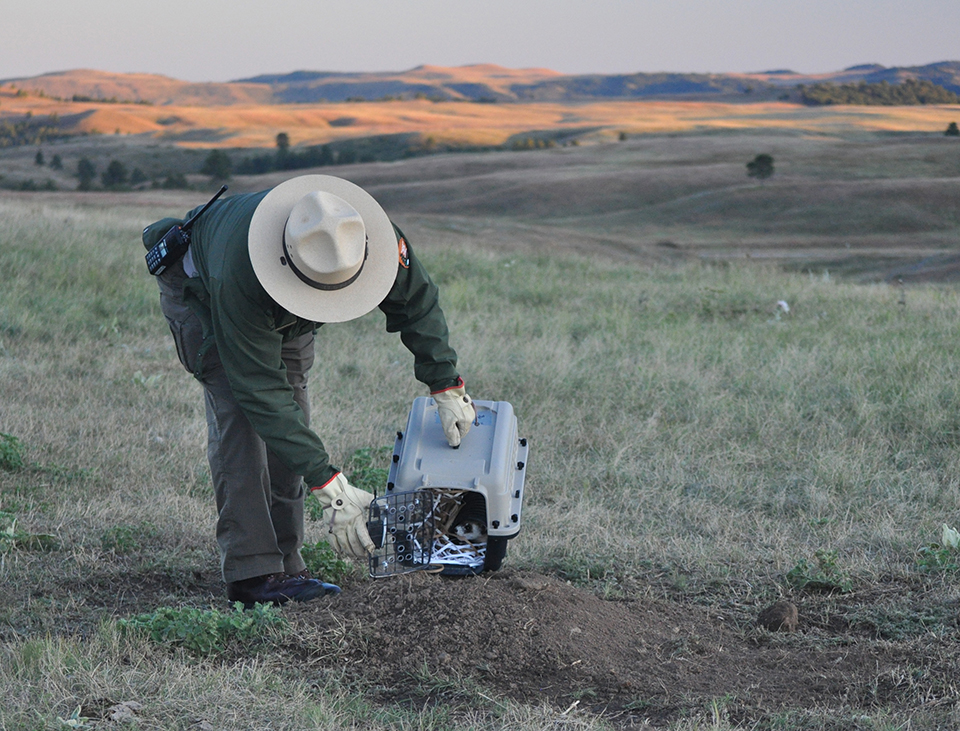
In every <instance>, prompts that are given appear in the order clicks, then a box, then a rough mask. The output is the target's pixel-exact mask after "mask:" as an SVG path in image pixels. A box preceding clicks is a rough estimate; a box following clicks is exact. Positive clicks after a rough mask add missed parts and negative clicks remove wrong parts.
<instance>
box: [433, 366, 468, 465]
mask: <svg viewBox="0 0 960 731" xmlns="http://www.w3.org/2000/svg"><path fill="white" fill-rule="evenodd" d="M430 395H431V396H433V400H434V401H436V402H437V410H438V411H439V412H440V425H441V426H442V427H443V435H444V436H445V437H446V438H447V443H448V444H449V445H450V446H451V447H453V448H454V449H456V448H457V447H459V446H460V442H461V440H462V439H463V438H464V437H465V436H467V432H468V431H470V425H471V424H472V423H473V422H474V420H475V419H476V418H477V407H476V406H474V405H473V399H472V398H470V397H469V396H467V390H466V388H464V385H463V379H462V378H461V379H459V383H458V384H457V385H456V386H452V387H450V388H445V389H443V390H442V391H433V392H432V393H431V394H430Z"/></svg>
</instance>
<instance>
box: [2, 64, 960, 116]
mask: <svg viewBox="0 0 960 731" xmlns="http://www.w3.org/2000/svg"><path fill="white" fill-rule="evenodd" d="M907 79H917V80H926V81H931V82H933V83H935V84H938V85H940V86H943V87H945V88H946V89H949V90H950V91H953V92H954V93H960V61H941V62H938V63H933V64H928V65H926V66H910V67H890V68H888V67H884V66H881V65H879V64H861V65H857V66H851V67H849V68H846V69H843V70H842V71H836V72H832V73H827V74H802V73H798V72H795V71H791V70H789V69H778V70H774V71H763V72H757V73H748V74H693V73H689V74H688V73H669V72H664V73H636V74H581V75H563V74H560V73H558V72H556V71H551V70H550V69H542V68H531V69H510V68H505V67H502V66H497V65H494V64H476V65H471V66H458V67H450V68H448V67H443V66H430V65H423V66H417V67H416V68H413V69H409V70H407V71H397V72H375V73H374V72H370V73H351V72H332V71H311V70H299V71H293V72H289V73H282V74H260V75H258V76H254V77H250V78H245V79H238V80H236V81H229V82H206V83H191V82H186V81H179V80H177V79H172V78H170V77H167V76H161V75H157V74H120V73H110V72H106V71H97V70H87V69H75V70H71V71H61V72H56V73H49V74H43V75H41V76H33V77H29V78H11V79H3V80H0V84H4V85H9V84H14V85H15V86H17V87H18V88H21V89H26V90H30V91H34V92H42V93H43V94H44V95H46V96H50V97H56V98H60V99H72V98H73V97H75V96H77V97H83V98H86V99H92V100H115V101H131V102H142V103H149V104H154V105H177V106H230V105H252V104H256V105H262V104H311V103H318V102H324V101H326V102H343V101H362V100H367V101H375V100H382V99H413V98H424V99H431V100H445V101H473V102H501V103H509V102H537V101H540V102H551V101H554V102H569V101H581V100H582V101H590V100H593V101H596V100H602V99H641V98H667V99H669V98H674V99H683V98H688V99H717V100H721V99H722V100H730V99H731V98H741V99H744V100H747V99H759V98H763V97H766V98H776V95H778V94H783V92H784V90H785V88H791V87H795V86H797V85H798V84H815V83H823V82H833V83H838V84H840V83H843V84H847V83H856V82H860V81H865V82H868V83H876V82H880V81H887V82H888V83H892V84H895V83H901V82H903V81H905V80H907Z"/></svg>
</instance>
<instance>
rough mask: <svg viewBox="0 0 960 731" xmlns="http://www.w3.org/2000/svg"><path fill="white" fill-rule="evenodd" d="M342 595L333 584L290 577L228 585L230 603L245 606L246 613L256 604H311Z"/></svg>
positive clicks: (251, 580) (236, 582) (245, 580)
mask: <svg viewBox="0 0 960 731" xmlns="http://www.w3.org/2000/svg"><path fill="white" fill-rule="evenodd" d="M339 593H340V587H339V586H335V585H334V584H325V583H324V582H322V581H317V580H316V579H311V578H308V577H303V576H299V575H298V576H290V575H289V574H267V575H266V576H255V577H253V578H252V579H243V580H242V581H232V582H230V583H229V584H227V599H229V600H230V601H231V602H243V607H244V609H251V608H252V607H253V605H254V604H275V605H280V604H286V603H287V602H289V601H294V602H308V601H310V600H311V599H316V598H317V597H318V596H326V595H328V594H339Z"/></svg>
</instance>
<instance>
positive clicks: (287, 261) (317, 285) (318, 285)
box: [280, 231, 370, 292]
mask: <svg viewBox="0 0 960 731" xmlns="http://www.w3.org/2000/svg"><path fill="white" fill-rule="evenodd" d="M283 253H284V256H281V257H280V263H281V264H282V265H283V266H288V265H289V267H290V269H291V270H292V271H293V273H294V274H296V275H297V277H298V278H299V279H300V281H301V282H303V283H304V284H306V285H308V286H310V287H313V288H314V289H321V290H323V291H324V292H335V291H336V290H338V289H343V288H344V287H349V286H350V285H351V284H353V283H354V282H356V281H357V277H359V276H360V272H362V271H363V265H364V264H366V263H367V256H369V254H370V239H369V238H368V237H364V243H363V261H362V262H360V268H359V269H357V271H356V273H355V274H354V275H353V276H352V277H350V278H349V279H345V280H343V281H342V282H337V283H336V284H324V283H323V282H318V281H317V280H315V279H310V277H308V276H307V275H306V274H304V273H303V272H301V271H300V270H299V269H298V268H297V265H296V264H294V263H293V259H292V258H291V257H290V251H289V250H288V249H287V233H286V231H284V233H283Z"/></svg>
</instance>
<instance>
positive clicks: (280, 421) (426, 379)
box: [143, 175, 475, 606]
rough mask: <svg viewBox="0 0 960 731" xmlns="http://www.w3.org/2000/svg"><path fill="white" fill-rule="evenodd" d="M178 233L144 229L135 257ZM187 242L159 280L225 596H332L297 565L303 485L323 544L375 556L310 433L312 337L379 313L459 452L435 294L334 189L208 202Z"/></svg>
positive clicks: (335, 184) (460, 388) (344, 188)
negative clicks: (198, 447)
mask: <svg viewBox="0 0 960 731" xmlns="http://www.w3.org/2000/svg"><path fill="white" fill-rule="evenodd" d="M191 213H193V212H191ZM189 217H190V216H189V215H188V217H187V218H189ZM185 220H187V219H186V218H185V219H183V220H178V219H173V218H165V219H162V220H160V221H157V222H155V223H152V224H151V225H149V226H147V227H146V228H145V229H144V232H143V243H144V245H145V246H146V247H147V248H148V249H150V248H151V247H153V246H154V245H155V244H156V243H157V241H159V240H160V239H161V237H163V235H164V233H166V232H167V231H168V230H169V229H170V228H171V227H172V226H176V225H182V224H183V221H185ZM189 241H190V245H189V248H188V249H187V252H186V254H185V256H183V258H182V259H180V260H179V261H177V262H176V263H174V264H171V265H170V266H169V267H167V268H166V269H165V270H164V271H163V272H162V273H161V274H160V275H159V276H158V277H157V281H158V283H159V285H160V302H161V307H162V310H163V313H164V316H165V317H166V319H167V323H168V324H169V326H170V331H171V333H172V334H173V338H174V341H175V343H176V347H177V353H178V355H179V358H180V361H181V363H182V364H183V366H184V367H185V368H186V369H187V370H188V371H190V372H191V373H192V374H193V375H194V376H195V377H196V378H197V380H199V381H200V383H201V384H202V385H203V389H204V397H205V406H206V415H207V428H208V445H207V458H208V461H209V464H210V471H211V475H212V478H213V486H214V492H215V496H216V503H217V510H218V520H217V542H218V545H219V548H220V555H221V569H222V573H223V579H224V581H225V582H226V584H227V597H228V598H229V599H230V600H231V601H241V602H243V603H244V604H245V605H246V606H252V605H253V604H254V603H256V602H270V603H274V604H280V603H283V602H285V601H288V600H294V601H306V600H309V599H313V598H315V597H317V596H321V595H323V594H326V593H337V592H339V591H340V590H339V588H338V587H336V586H333V585H332V584H326V583H324V582H322V581H320V580H319V579H316V578H313V577H311V576H310V574H309V572H308V571H307V570H306V567H305V564H304V562H303V559H302V558H301V556H300V547H301V546H302V544H303V537H304V496H305V489H304V482H305V483H306V486H307V488H308V489H309V490H310V491H312V493H313V494H314V495H315V496H316V497H317V498H318V499H319V501H320V503H321V505H322V506H323V507H324V520H325V523H326V524H328V525H329V526H330V535H329V540H330V543H331V545H332V546H333V547H334V548H335V549H336V550H337V551H339V552H340V553H343V554H347V555H352V556H356V557H363V556H365V555H366V554H367V552H368V551H371V550H373V543H372V542H371V540H370V536H369V535H368V534H367V530H366V513H367V507H368V505H369V503H370V501H371V500H372V497H373V496H372V495H371V494H370V493H368V492H366V491H363V490H360V489H358V488H356V487H354V486H353V485H351V484H350V482H349V481H348V479H347V477H346V476H345V475H344V474H343V473H342V472H340V471H339V470H338V469H337V468H336V467H334V466H332V465H331V464H330V461H329V459H328V455H327V452H326V450H325V449H324V446H323V442H322V441H321V440H320V438H319V437H318V436H317V435H316V434H315V433H314V432H313V431H312V430H311V429H310V426H309V424H310V407H309V400H308V395H307V374H308V372H309V370H310V368H311V366H312V365H313V361H314V337H315V335H316V333H317V330H318V328H320V326H321V325H322V324H323V323H335V322H344V321H347V320H352V319H355V318H358V317H360V316H362V315H364V314H366V313H367V312H369V311H371V310H372V309H374V308H375V307H378V306H379V308H380V310H381V311H382V312H383V313H384V315H385V316H386V329H387V331H388V332H397V333H400V339H401V341H402V342H403V344H404V345H405V346H406V348H407V349H408V350H409V351H410V352H411V353H412V354H413V356H414V375H415V377H416V378H417V379H418V380H419V381H421V382H422V383H424V384H426V385H427V386H429V388H430V392H431V394H432V395H433V397H434V399H435V400H436V402H437V405H438V407H439V412H440V417H441V422H442V424H443V428H444V433H445V435H446V437H447V440H448V442H449V444H450V446H452V447H456V446H458V445H459V444H460V440H461V439H462V438H463V437H464V436H465V435H466V434H467V431H468V430H469V428H470V424H471V422H472V420H473V419H474V418H475V409H474V407H473V404H472V402H471V399H470V397H469V396H468V395H467V393H466V391H465V388H464V385H463V380H462V379H461V378H460V374H459V372H458V371H457V355H456V353H455V352H454V350H453V349H452V348H451V347H450V344H449V337H448V336H449V332H448V329H447V324H446V320H445V318H444V315H443V312H442V310H441V309H440V305H439V303H438V291H437V286H436V285H435V284H434V282H433V281H432V280H431V279H430V277H429V275H428V274H427V272H426V271H425V270H424V268H423V266H422V265H421V263H420V262H419V260H418V259H417V257H416V255H415V254H414V253H413V251H412V249H411V248H410V246H409V244H408V243H407V241H406V239H405V237H404V236H403V234H402V233H401V231H400V230H399V229H398V228H397V227H396V226H394V225H393V223H392V222H391V221H390V219H389V218H388V217H387V214H386V213H385V212H384V210H383V209H382V208H381V207H380V205H379V204H378V203H377V202H376V200H374V198H373V197H372V196H371V195H370V194H369V193H367V192H366V191H364V190H363V189H362V188H359V187H358V186H356V185H354V184H353V183H351V182H349V181H346V180H343V179H340V178H335V177H331V176H328V175H303V176H300V177H296V178H292V179H290V180H287V181H285V182H283V183H281V184H280V185H278V186H276V187H275V188H272V189H271V190H268V191H262V192H259V193H250V194H241V195H235V196H232V197H229V198H225V199H223V200H218V201H216V202H215V203H213V204H212V205H211V206H210V207H209V209H208V210H206V211H204V212H203V214H202V215H201V216H199V218H197V219H196V221H195V222H194V224H193V226H192V229H191V231H190V239H189Z"/></svg>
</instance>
